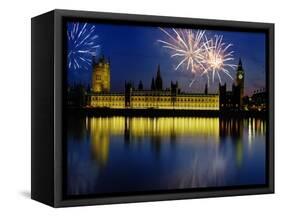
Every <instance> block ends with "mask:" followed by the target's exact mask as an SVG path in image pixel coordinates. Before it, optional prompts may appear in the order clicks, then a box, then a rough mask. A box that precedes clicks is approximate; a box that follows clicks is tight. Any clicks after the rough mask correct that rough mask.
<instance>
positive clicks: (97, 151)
mask: <svg viewBox="0 0 281 217" xmlns="http://www.w3.org/2000/svg"><path fill="white" fill-rule="evenodd" d="M85 125H86V128H87V130H89V132H90V141H91V147H92V154H93V156H94V158H95V159H96V160H97V162H99V163H100V164H101V165H104V164H105V163H106V162H107V160H108V156H109V145H110V136H120V135H124V138H125V139H126V138H127V139H128V138H130V139H133V138H141V137H151V138H153V139H152V140H151V141H152V142H155V143H157V142H158V143H159V141H160V140H161V138H165V137H173V138H175V137H178V136H190V137H194V136H196V137H204V136H205V137H206V136H207V137H212V139H215V141H216V143H217V142H218V140H219V118H195V117H192V118H181V117H176V118H166V117H161V118H142V117H134V118H125V117H106V118H101V117H99V118H96V117H92V118H86V123H85ZM148 145H149V144H148ZM158 145H159V144H158ZM160 145H161V144H160Z"/></svg>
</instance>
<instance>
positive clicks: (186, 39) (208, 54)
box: [157, 28, 236, 86]
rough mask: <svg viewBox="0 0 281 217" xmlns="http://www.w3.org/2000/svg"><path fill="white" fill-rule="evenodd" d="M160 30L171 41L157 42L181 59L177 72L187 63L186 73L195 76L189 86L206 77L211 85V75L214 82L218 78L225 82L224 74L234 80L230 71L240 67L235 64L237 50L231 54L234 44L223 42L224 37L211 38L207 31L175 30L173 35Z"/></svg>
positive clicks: (172, 55) (172, 56) (173, 55)
mask: <svg viewBox="0 0 281 217" xmlns="http://www.w3.org/2000/svg"><path fill="white" fill-rule="evenodd" d="M160 29H161V31H162V32H164V33H165V35H166V36H168V39H169V40H168V41H164V40H157V41H158V42H160V43H161V44H162V46H163V47H164V48H166V49H169V50H170V51H171V52H172V54H171V58H174V57H178V59H179V60H178V61H179V63H178V65H177V66H176V68H175V70H177V69H178V68H179V67H180V66H181V65H183V64H185V65H186V70H187V71H188V72H191V73H192V74H193V76H194V78H193V79H192V81H191V83H190V84H189V86H192V84H193V83H194V81H195V80H197V79H198V78H200V77H202V76H204V75H205V76H206V77H207V80H208V85H209V84H210V76H211V77H212V82H214V81H215V76H217V77H218V79H219V82H220V83H221V75H220V73H224V74H226V75H227V76H229V77H230V78H231V79H232V80H233V78H232V76H231V72H230V70H231V69H234V68H235V67H236V65H234V64H232V63H231V62H232V61H233V60H234V57H233V53H234V51H229V49H230V48H231V47H232V46H233V45H232V44H226V43H225V42H223V36H222V35H220V36H218V35H215V36H214V37H212V38H208V37H207V36H206V34H205V31H203V30H197V31H195V30H190V29H178V30H176V29H171V30H172V33H170V32H168V31H167V30H165V29H163V28H160Z"/></svg>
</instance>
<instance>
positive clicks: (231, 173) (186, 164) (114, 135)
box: [68, 117, 266, 194]
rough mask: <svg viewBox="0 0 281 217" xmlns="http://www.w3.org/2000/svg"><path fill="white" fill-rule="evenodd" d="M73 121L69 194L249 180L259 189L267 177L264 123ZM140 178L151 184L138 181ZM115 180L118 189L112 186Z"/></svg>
mask: <svg viewBox="0 0 281 217" xmlns="http://www.w3.org/2000/svg"><path fill="white" fill-rule="evenodd" d="M69 121H70V127H69V128H68V142H69V144H70V145H69V146H68V147H69V148H68V171H69V176H68V177H69V192H71V193H74V194H78V193H89V192H90V193H95V192H97V191H98V192H103V190H107V189H108V190H112V191H114V190H115V189H119V190H120V189H121V190H132V191H133V190H136V189H142V190H153V189H157V188H161V187H162V188H164V189H166V188H172V189H174V188H189V187H208V186H223V185H226V184H229V183H230V184H237V183H238V184H239V183H244V182H245V183H247V182H249V180H251V179H253V180H254V181H256V182H258V183H260V182H262V181H261V180H263V177H264V176H265V172H264V171H262V169H261V168H263V164H264V163H263V160H264V156H265V155H264V147H265V133H266V122H265V120H263V119H258V118H247V119H234V118H228V119H226V118H199V117H174V118H172V117H159V118H144V117H130V118H129V117H79V118H77V117H76V118H73V119H72V118H69ZM88 155H89V156H88ZM251 155H253V156H252V157H251ZM148 162H149V163H148ZM248 168H250V169H251V170H250V171H247V173H251V171H253V174H252V176H251V177H250V178H249V177H248V178H247V177H246V178H245V179H243V178H244V177H243V176H245V174H244V173H245V170H247V169H248ZM257 168H258V169H257ZM117 171H118V172H117ZM142 171H146V172H142ZM143 173H144V174H143ZM126 174H127V175H126ZM242 174H244V175H242ZM138 176H141V177H143V176H144V177H143V178H145V179H146V180H147V182H142V183H139V182H138V181H137V180H134V177H136V179H138V178H137V177H138ZM129 177H130V178H129ZM237 177H239V178H238V179H237ZM139 178H140V177H139ZM115 179H117V180H119V182H118V183H119V184H118V183H117V184H118V185H117V184H116V186H115V185H114V183H112V182H110V180H115ZM157 180H158V181H157ZM237 180H239V181H237ZM236 182H237V183H236ZM120 183H124V186H120ZM130 183H132V185H133V186H131V188H129V185H130ZM147 183H148V185H146V184H147Z"/></svg>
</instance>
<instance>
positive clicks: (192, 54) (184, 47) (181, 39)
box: [158, 28, 205, 73]
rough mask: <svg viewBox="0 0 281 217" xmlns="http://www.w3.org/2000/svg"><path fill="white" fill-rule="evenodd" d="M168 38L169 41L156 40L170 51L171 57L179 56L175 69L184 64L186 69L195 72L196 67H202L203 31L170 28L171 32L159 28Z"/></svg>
mask: <svg viewBox="0 0 281 217" xmlns="http://www.w3.org/2000/svg"><path fill="white" fill-rule="evenodd" d="M160 29H161V31H163V32H164V33H165V34H166V35H167V36H168V37H169V39H170V41H171V42H169V41H164V40H158V42H160V43H162V44H163V47H164V48H167V49H169V50H171V51H172V55H171V57H172V58H173V57H179V59H180V60H179V63H178V65H177V66H176V68H175V70H177V69H178V68H179V67H180V66H181V65H183V64H186V69H187V70H190V71H191V72H192V73H196V71H197V70H198V69H202V68H204V66H203V65H202V61H203V59H204V55H203V51H204V46H203V43H202V41H203V39H204V38H203V36H204V33H205V31H201V30H198V31H193V30H190V29H178V30H176V29H174V28H173V29H172V31H173V34H170V33H169V32H168V31H166V30H164V29H163V28H160Z"/></svg>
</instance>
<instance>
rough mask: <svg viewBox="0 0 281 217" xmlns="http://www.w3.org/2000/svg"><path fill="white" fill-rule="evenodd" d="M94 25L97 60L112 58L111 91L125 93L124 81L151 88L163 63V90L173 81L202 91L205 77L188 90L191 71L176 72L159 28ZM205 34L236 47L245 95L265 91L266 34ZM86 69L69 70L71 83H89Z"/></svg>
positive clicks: (213, 87) (214, 86)
mask: <svg viewBox="0 0 281 217" xmlns="http://www.w3.org/2000/svg"><path fill="white" fill-rule="evenodd" d="M91 25H95V27H96V28H95V34H97V35H98V38H97V39H95V41H94V42H95V44H98V45H100V47H99V48H98V50H97V57H96V59H98V58H99V57H100V56H103V55H104V56H105V57H106V58H110V64H111V65H110V67H111V91H112V92H122V91H123V90H124V82H125V80H127V81H132V82H134V84H135V86H136V87H137V85H138V83H139V81H140V80H142V82H143V84H144V88H145V89H148V88H150V84H151V79H152V77H153V76H155V75H156V70H157V65H158V64H160V68H161V75H162V79H163V87H164V88H168V87H170V82H171V80H173V81H178V82H179V86H180V88H181V89H182V90H183V91H187V92H202V91H203V89H204V86H205V83H206V78H204V77H203V78H202V79H201V80H198V81H195V82H194V84H193V85H192V86H191V87H189V83H190V82H191V80H192V78H193V75H192V74H191V72H189V71H187V70H186V66H182V67H180V68H179V69H178V70H175V67H176V66H177V64H178V63H179V61H178V59H176V58H170V55H171V52H170V51H169V50H167V49H164V48H163V47H162V44H161V43H159V42H157V40H158V39H161V40H166V39H167V36H166V35H165V34H164V33H163V32H162V31H161V30H160V29H159V28H157V27H147V26H129V25H119V24H118V25H117V24H116V25H111V24H98V23H90V25H88V26H87V28H91ZM67 28H68V30H70V28H73V25H71V24H68V25H67ZM205 34H207V36H213V35H216V34H217V35H223V41H224V42H226V43H231V44H233V46H232V47H231V49H230V50H233V51H234V58H235V60H234V61H233V62H232V63H233V64H238V60H239V57H240V58H241V59H242V63H243V68H244V71H245V92H246V94H248V95H251V94H252V93H253V91H254V90H256V89H260V88H265V83H266V82H265V79H266V75H265V65H266V64H265V61H266V59H265V55H266V46H265V43H266V37H265V34H264V33H254V32H253V33H252V32H227V31H213V30H212V31H210V30H207V31H206V33H205ZM82 63H83V62H82ZM87 68H88V69H86V68H76V69H73V68H71V69H69V68H68V70H67V76H68V83H69V84H73V83H83V84H85V85H87V84H90V82H91V75H92V67H87ZM230 72H231V75H232V77H233V78H235V74H236V72H235V70H230ZM221 76H222V82H223V83H225V82H226V83H227V85H228V88H229V89H230V88H231V84H232V83H233V81H232V80H231V79H230V78H229V77H228V76H226V75H224V74H221ZM217 90H218V79H216V81H215V83H211V85H210V91H211V92H216V91H217Z"/></svg>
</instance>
